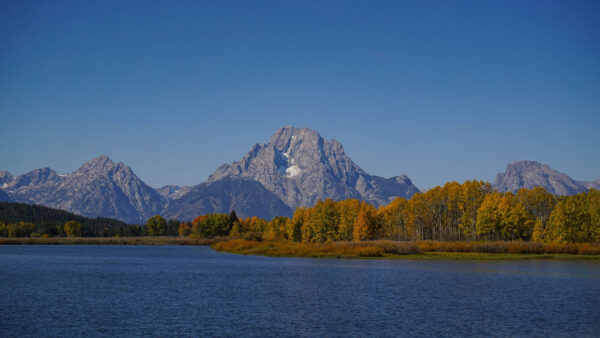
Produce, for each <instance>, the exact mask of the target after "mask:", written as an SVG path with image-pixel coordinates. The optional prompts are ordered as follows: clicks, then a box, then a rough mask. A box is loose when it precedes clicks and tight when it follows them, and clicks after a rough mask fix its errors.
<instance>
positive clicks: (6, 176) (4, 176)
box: [0, 170, 14, 188]
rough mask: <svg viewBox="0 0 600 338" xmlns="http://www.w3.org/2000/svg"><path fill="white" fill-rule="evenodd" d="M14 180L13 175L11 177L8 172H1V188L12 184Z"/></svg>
mask: <svg viewBox="0 0 600 338" xmlns="http://www.w3.org/2000/svg"><path fill="white" fill-rule="evenodd" d="M13 179H14V177H13V175H11V174H10V173H9V172H8V171H6V170H0V188H1V187H2V186H3V185H4V184H7V183H9V182H12V180H13Z"/></svg>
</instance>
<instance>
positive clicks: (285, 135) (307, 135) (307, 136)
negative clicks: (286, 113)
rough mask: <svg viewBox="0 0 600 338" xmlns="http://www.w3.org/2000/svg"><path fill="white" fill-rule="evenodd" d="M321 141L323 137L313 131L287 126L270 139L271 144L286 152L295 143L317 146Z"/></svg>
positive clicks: (278, 130)
mask: <svg viewBox="0 0 600 338" xmlns="http://www.w3.org/2000/svg"><path fill="white" fill-rule="evenodd" d="M320 140H321V135H320V134H319V133H318V132H317V131H315V130H313V129H310V128H296V127H289V126H286V127H281V128H279V129H277V131H275V133H274V134H273V136H271V138H270V139H269V144H271V145H273V146H274V147H275V148H277V149H279V150H285V149H287V148H288V147H289V146H290V144H291V143H292V142H293V141H295V142H308V143H315V144H317V143H319V141H320Z"/></svg>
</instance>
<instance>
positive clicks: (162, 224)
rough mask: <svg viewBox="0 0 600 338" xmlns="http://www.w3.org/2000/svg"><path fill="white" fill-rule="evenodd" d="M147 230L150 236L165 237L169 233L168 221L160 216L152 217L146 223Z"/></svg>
mask: <svg viewBox="0 0 600 338" xmlns="http://www.w3.org/2000/svg"><path fill="white" fill-rule="evenodd" d="M146 230H147V231H148V235H150V236H163V235H164V234H165V232H166V231H167V221H165V219H164V218H162V217H161V216H160V215H155V216H152V217H150V218H148V221H147V222H146Z"/></svg>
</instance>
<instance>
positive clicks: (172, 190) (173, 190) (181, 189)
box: [156, 185, 192, 200]
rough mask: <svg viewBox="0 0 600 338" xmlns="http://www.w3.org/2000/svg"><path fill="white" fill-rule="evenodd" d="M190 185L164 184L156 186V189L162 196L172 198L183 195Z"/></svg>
mask: <svg viewBox="0 0 600 338" xmlns="http://www.w3.org/2000/svg"><path fill="white" fill-rule="evenodd" d="M190 189H192V187H190V186H178V185H165V186H162V187H160V188H156V191H157V192H158V193H159V194H161V196H162V197H164V198H166V199H169V200H174V199H178V198H179V197H181V196H183V195H185V194H187V193H188V191H190Z"/></svg>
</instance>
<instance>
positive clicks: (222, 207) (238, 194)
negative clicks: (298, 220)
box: [163, 178, 292, 220]
mask: <svg viewBox="0 0 600 338" xmlns="http://www.w3.org/2000/svg"><path fill="white" fill-rule="evenodd" d="M231 210H235V211H236V213H237V215H238V216H239V217H248V216H258V217H262V218H266V219H271V218H273V217H274V216H291V214H292V210H291V209H290V208H289V207H288V206H287V205H285V204H284V203H283V202H282V201H281V200H280V199H279V198H278V197H277V196H275V194H273V193H272V192H270V191H269V190H267V189H265V187H264V186H263V185H262V184H260V183H259V182H257V181H254V180H250V179H244V178H241V179H240V178H236V179H230V178H223V179H220V180H216V181H212V182H204V183H201V184H198V185H196V186H194V187H192V188H191V189H190V191H189V192H188V193H187V194H185V195H183V196H182V197H181V198H179V199H176V200H173V201H171V203H170V204H169V206H167V208H166V209H165V211H164V212H163V216H165V217H168V218H176V219H180V220H193V219H194V218H196V217H197V216H198V215H202V214H208V213H229V212H230V211H231Z"/></svg>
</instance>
